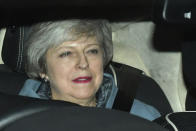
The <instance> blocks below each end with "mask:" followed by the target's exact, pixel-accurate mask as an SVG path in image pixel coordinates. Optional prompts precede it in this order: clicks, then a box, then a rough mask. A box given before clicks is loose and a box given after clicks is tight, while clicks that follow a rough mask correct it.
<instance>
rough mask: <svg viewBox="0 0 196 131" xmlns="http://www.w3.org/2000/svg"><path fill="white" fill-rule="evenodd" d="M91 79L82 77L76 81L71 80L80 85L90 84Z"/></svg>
mask: <svg viewBox="0 0 196 131" xmlns="http://www.w3.org/2000/svg"><path fill="white" fill-rule="evenodd" d="M91 80H92V77H89V76H84V77H77V78H76V79H74V80H72V81H73V82H74V83H77V84H81V83H89V82H91Z"/></svg>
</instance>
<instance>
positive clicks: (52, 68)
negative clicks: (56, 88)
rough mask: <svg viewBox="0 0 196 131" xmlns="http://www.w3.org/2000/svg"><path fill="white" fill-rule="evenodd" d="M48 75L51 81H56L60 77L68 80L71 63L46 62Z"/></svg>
mask: <svg viewBox="0 0 196 131" xmlns="http://www.w3.org/2000/svg"><path fill="white" fill-rule="evenodd" d="M47 67H48V72H47V74H48V76H49V79H50V80H52V81H58V80H61V79H64V80H68V79H69V76H70V74H71V72H72V68H73V65H72V63H63V62H58V61H56V62H55V63H49V64H48V66H47Z"/></svg>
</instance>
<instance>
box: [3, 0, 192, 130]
mask: <svg viewBox="0 0 196 131" xmlns="http://www.w3.org/2000/svg"><path fill="white" fill-rule="evenodd" d="M185 3H186V4H185ZM191 3H194V2H193V1H191V0H189V1H185V0H184V1H183V0H182V1H181V2H177V1H175V0H162V1H161V0H156V1H153V0H152V1H151V0H149V1H145V2H144V1H142V0H138V1H135V2H130V1H127V0H121V1H118V0H115V1H109V0H108V1H82V0H81V1H76V0H72V1H69V2H65V1H60V0H58V1H55V3H54V1H48V2H41V1H39V2H38V1H30V2H29V3H27V2H25V1H17V2H14V1H12V2H9V1H4V2H1V3H0V14H1V17H2V20H1V22H0V25H1V27H2V28H5V27H6V29H2V30H1V41H2V42H1V43H2V44H3V45H2V63H1V64H2V65H1V73H0V76H1V80H0V83H2V84H1V89H0V91H1V92H2V94H1V96H0V97H2V99H1V104H2V106H1V107H3V108H2V111H1V115H2V117H1V119H0V125H1V126H0V129H3V128H5V127H8V129H7V130H13V129H16V127H17V128H18V129H20V130H23V129H24V128H23V127H22V126H17V125H21V123H23V122H27V123H25V124H24V125H26V126H27V127H28V126H29V125H30V124H31V123H32V122H35V119H36V120H37V117H42V119H41V120H43V119H46V120H48V122H49V123H50V122H52V121H50V120H49V119H48V117H47V116H48V115H49V114H51V113H52V111H53V110H52V109H54V108H55V109H54V110H55V113H56V115H54V117H55V118H54V119H55V120H58V118H59V121H58V122H59V123H61V122H62V121H63V120H64V119H63V118H61V117H60V116H61V115H59V114H61V113H62V114H64V115H65V116H69V118H72V117H71V116H70V114H69V113H68V112H72V111H73V110H74V111H75V112H77V111H78V112H79V113H80V115H81V118H82V120H83V119H87V118H88V119H89V120H91V122H92V123H93V122H95V120H94V119H93V117H96V118H98V116H103V117H104V116H105V117H106V116H108V117H106V118H108V119H106V120H107V121H112V122H117V123H118V122H119V123H118V124H119V125H118V124H116V125H115V126H114V125H113V124H112V123H110V122H108V124H109V125H110V127H112V126H114V127H116V130H119V128H117V127H120V125H121V124H122V125H123V126H125V125H124V124H127V123H129V122H130V123H133V121H136V123H135V124H133V125H130V126H127V128H129V129H131V128H132V129H134V128H135V130H143V129H142V128H145V129H146V130H153V129H154V130H155V129H157V130H164V129H162V128H161V127H159V126H158V125H156V124H155V123H152V122H149V121H145V120H143V119H140V118H137V117H135V116H132V115H130V116H125V115H124V113H122V112H118V111H108V110H106V111H105V112H102V111H101V110H99V109H89V108H82V107H77V106H76V105H74V104H72V103H65V102H61V101H44V100H37V99H33V98H26V97H20V96H17V95H16V94H17V93H18V91H19V90H20V88H21V87H22V85H23V83H24V81H25V80H26V79H27V76H26V75H24V67H23V66H24V65H23V64H24V63H23V62H24V61H23V52H22V51H23V44H19V43H21V42H22V39H21V38H22V37H21V36H23V33H24V32H25V31H26V29H27V28H26V27H27V26H28V25H30V24H32V23H36V22H40V21H48V20H60V19H66V18H81V19H83V18H91V19H97V18H106V19H108V20H110V21H111V24H112V30H113V41H114V56H113V61H114V62H113V63H112V66H113V67H114V69H115V70H116V73H117V76H118V78H117V80H118V81H120V85H122V84H124V83H125V85H126V84H127V85H130V84H131V83H129V82H127V81H128V80H130V79H131V78H130V77H129V76H130V75H129V73H131V74H135V76H137V75H138V74H139V77H140V78H141V79H142V81H143V85H140V86H139V88H138V89H136V90H137V91H136V90H135V89H127V88H125V89H123V88H122V89H123V90H126V91H127V90H128V91H127V92H128V93H127V94H126V95H128V97H134V98H137V99H139V100H142V101H144V102H146V103H148V104H151V105H153V106H155V107H156V108H157V109H158V110H159V111H160V112H161V115H163V116H165V114H168V113H172V112H184V111H187V110H195V106H194V104H195V102H194V100H195V98H194V90H195V89H194V86H191V85H192V83H193V84H194V80H192V78H193V77H192V76H193V75H192V73H193V72H194V71H193V70H194V67H193V65H194V63H192V64H189V63H190V61H191V60H189V59H188V58H189V56H190V54H189V53H191V51H192V50H193V48H191V47H194V44H189V45H191V46H190V47H189V46H187V45H186V44H184V43H186V42H189V40H191V41H194V37H193V36H192V34H193V31H192V28H193V27H194V24H195V21H194V16H193V15H194V14H192V11H191V10H194V7H195V6H191ZM174 5H175V6H176V8H174ZM192 5H194V4H192ZM16 7H17V8H16ZM35 10H36V11H35ZM178 13H179V14H178ZM192 17H193V19H192ZM24 35H25V34H24ZM184 36H186V38H187V39H188V40H186V41H185V40H184V39H183V37H184ZM190 37H191V38H190ZM181 43H183V44H181ZM193 43H194V42H193ZM181 45H182V47H183V48H181ZM191 49H192V50H191ZM192 53H193V55H192V56H194V51H192ZM187 57H188V58H187ZM181 58H183V59H181ZM181 63H183V64H181ZM190 66H191V70H190V68H189V67H190ZM127 68H128V70H129V71H130V72H128V71H127V70H126V69H127ZM108 70H109V72H112V70H111V69H110V68H108ZM123 71H124V72H123ZM122 72H123V73H122ZM187 72H188V73H187ZM119 74H120V75H119ZM190 74H191V75H190ZM125 76H128V77H127V78H128V80H126V81H123V82H122V77H125ZM185 76H186V77H185ZM187 78H188V80H187ZM132 79H134V78H132ZM7 81H10V83H7ZM132 81H133V80H132ZM136 84H137V82H136ZM147 85H148V86H147ZM13 86H14V89H13ZM187 86H188V88H187ZM120 87H122V86H120ZM123 87H126V86H123ZM132 92H133V93H132ZM62 106H63V109H64V108H65V110H66V111H65V110H62ZM75 106H76V107H75ZM40 112H45V113H44V114H45V116H42V114H41V113H40ZM88 113H89V115H88ZM91 113H92V115H90V114H91ZM114 114H117V115H114ZM26 116H29V117H26ZM62 116H63V115H62ZM92 116H93V117H92ZM166 116H167V115H166ZM186 116H188V115H186ZM191 116H192V114H191ZM33 118H34V119H33ZM109 118H110V119H109ZM189 118H190V117H189ZM76 119H79V118H78V117H76ZM100 119H101V118H100ZM100 119H97V120H100ZM123 119H126V122H125V123H120V121H119V120H123ZM16 120H17V121H18V123H17V121H16ZM74 120H75V119H74ZM74 120H73V124H74ZM82 120H80V121H82ZM37 121H38V120H37ZM75 121H76V120H75ZM107 121H104V122H107ZM53 122H54V121H53ZM99 122H100V121H99ZM1 123H2V124H1ZM15 123H16V124H15ZM38 123H40V122H38ZM57 124H58V123H55V122H54V124H53V126H52V125H51V126H52V127H53V128H58V126H57ZM141 124H143V125H146V126H144V127H141V126H140V125H141ZM159 124H160V123H159ZM161 124H162V123H161ZM70 125H71V124H70ZM70 125H69V126H70ZM122 125H121V126H122ZM134 125H135V127H134ZM40 126H42V124H41V125H38V129H43V128H40ZM51 126H48V127H47V128H49V129H47V130H52V129H53V128H52V127H51ZM21 127H22V128H21ZM27 127H26V128H27ZM60 127H63V128H59V130H63V129H64V128H67V129H70V127H68V125H64V126H60ZM72 127H73V126H72ZM76 127H77V126H76ZM78 127H80V126H78ZM98 127H101V129H102V130H107V128H103V127H102V126H99V125H96V124H95V125H94V127H92V129H94V128H97V129H99V128H98ZM80 128H81V129H83V128H82V127H80ZM85 129H88V127H85ZM111 129H113V128H111ZM29 130H30V129H29ZM75 130H76V129H75ZM83 130H84V129H83Z"/></svg>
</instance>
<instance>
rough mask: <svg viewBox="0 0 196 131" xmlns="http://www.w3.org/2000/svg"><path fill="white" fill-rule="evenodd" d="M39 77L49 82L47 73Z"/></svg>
mask: <svg viewBox="0 0 196 131" xmlns="http://www.w3.org/2000/svg"><path fill="white" fill-rule="evenodd" d="M39 76H40V77H41V78H42V79H46V80H49V77H48V76H47V75H46V74H45V73H39Z"/></svg>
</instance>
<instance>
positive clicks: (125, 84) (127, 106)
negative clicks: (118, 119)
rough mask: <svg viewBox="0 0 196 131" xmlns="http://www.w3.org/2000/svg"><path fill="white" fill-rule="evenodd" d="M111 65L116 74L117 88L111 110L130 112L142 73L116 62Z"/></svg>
mask: <svg viewBox="0 0 196 131" xmlns="http://www.w3.org/2000/svg"><path fill="white" fill-rule="evenodd" d="M111 65H112V67H113V70H114V71H115V73H116V78H117V87H118V92H117V95H116V97H115V100H114V104H113V106H112V109H116V110H121V111H126V112H130V110H131V107H132V104H133V101H134V98H135V95H136V92H137V88H138V87H139V84H140V81H141V78H142V72H143V71H141V70H139V69H136V68H133V67H131V66H128V65H124V64H120V63H116V62H112V63H111Z"/></svg>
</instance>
